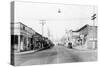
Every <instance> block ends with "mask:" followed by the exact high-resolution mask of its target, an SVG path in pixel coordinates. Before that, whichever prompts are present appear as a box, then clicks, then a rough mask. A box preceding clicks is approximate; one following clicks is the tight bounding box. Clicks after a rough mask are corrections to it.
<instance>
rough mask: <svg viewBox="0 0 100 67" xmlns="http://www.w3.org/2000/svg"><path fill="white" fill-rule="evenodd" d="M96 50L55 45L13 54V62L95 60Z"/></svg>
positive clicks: (20, 63)
mask: <svg viewBox="0 0 100 67" xmlns="http://www.w3.org/2000/svg"><path fill="white" fill-rule="evenodd" d="M96 60H97V50H88V51H81V50H75V49H68V48H67V47H64V46H55V47H53V48H52V49H47V50H42V51H38V52H35V53H34V52H33V53H28V54H19V55H15V64H16V66H19V65H37V64H55V63H67V62H85V61H96Z"/></svg>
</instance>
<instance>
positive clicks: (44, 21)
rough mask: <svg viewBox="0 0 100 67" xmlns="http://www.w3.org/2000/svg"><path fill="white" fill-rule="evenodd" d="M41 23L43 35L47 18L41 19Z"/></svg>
mask: <svg viewBox="0 0 100 67" xmlns="http://www.w3.org/2000/svg"><path fill="white" fill-rule="evenodd" d="M40 24H41V25H42V36H43V35H44V25H45V24H46V20H40Z"/></svg>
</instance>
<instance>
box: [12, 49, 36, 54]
mask: <svg viewBox="0 0 100 67" xmlns="http://www.w3.org/2000/svg"><path fill="white" fill-rule="evenodd" d="M37 51H38V50H31V51H24V52H18V53H17V52H16V53H14V54H15V55H19V54H28V53H34V52H37Z"/></svg>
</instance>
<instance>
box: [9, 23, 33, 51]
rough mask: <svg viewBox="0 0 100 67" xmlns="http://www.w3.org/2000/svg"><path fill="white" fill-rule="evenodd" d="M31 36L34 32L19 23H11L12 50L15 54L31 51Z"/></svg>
mask: <svg viewBox="0 0 100 67" xmlns="http://www.w3.org/2000/svg"><path fill="white" fill-rule="evenodd" d="M33 34H35V31H34V30H32V28H29V27H28V26H26V25H24V24H22V23H21V22H18V23H11V46H13V47H12V49H13V50H14V51H15V52H21V51H27V50H31V45H32V35H33Z"/></svg>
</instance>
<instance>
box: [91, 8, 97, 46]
mask: <svg viewBox="0 0 100 67" xmlns="http://www.w3.org/2000/svg"><path fill="white" fill-rule="evenodd" d="M93 10H95V7H93ZM91 17H92V19H91V20H93V48H95V19H96V13H95V11H94V12H93V16H91Z"/></svg>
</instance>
